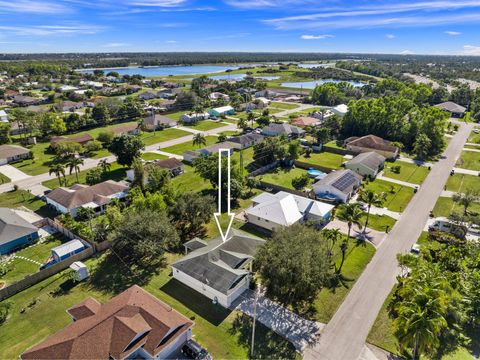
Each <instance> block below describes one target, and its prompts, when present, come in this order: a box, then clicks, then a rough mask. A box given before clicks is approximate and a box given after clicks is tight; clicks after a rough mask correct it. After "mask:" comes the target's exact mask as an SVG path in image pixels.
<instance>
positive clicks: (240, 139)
mask: <svg viewBox="0 0 480 360" xmlns="http://www.w3.org/2000/svg"><path fill="white" fill-rule="evenodd" d="M263 139H264V137H263V135H260V134H255V133H250V134H244V135H240V136H235V137H231V138H229V139H228V142H229V143H231V144H232V145H233V147H235V148H236V149H247V148H249V147H252V146H255V145H257V144H260V143H261V142H262V141H263Z"/></svg>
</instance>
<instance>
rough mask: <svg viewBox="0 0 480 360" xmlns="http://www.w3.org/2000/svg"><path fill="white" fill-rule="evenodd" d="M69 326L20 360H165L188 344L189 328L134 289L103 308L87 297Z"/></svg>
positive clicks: (189, 324)
mask: <svg viewBox="0 0 480 360" xmlns="http://www.w3.org/2000/svg"><path fill="white" fill-rule="evenodd" d="M67 313H68V314H69V315H70V316H71V317H72V323H71V324H70V325H68V326H66V327H64V328H63V329H61V330H60V331H58V332H56V333H55V334H53V335H52V336H50V337H48V338H47V339H46V340H44V341H42V342H41V343H40V344H38V345H35V346H34V347H32V348H30V349H29V350H27V351H25V352H24V353H23V354H22V355H21V356H20V357H21V359H92V360H93V359H168V358H171V357H172V356H173V354H175V353H177V352H179V351H180V349H181V348H182V346H183V345H184V344H185V342H187V341H188V340H190V339H191V338H192V327H193V322H192V321H191V320H189V319H188V318H186V317H185V316H183V315H182V314H180V313H178V312H177V311H176V310H175V309H173V308H172V307H171V306H170V305H168V304H165V303H164V302H162V301H160V300H159V299H158V298H156V297H155V296H153V295H151V294H150V293H149V292H147V291H145V290H143V289H142V288H141V287H139V286H138V285H133V286H132V287H130V288H129V289H127V290H125V291H124V292H122V293H120V294H119V295H117V296H115V297H113V298H112V299H110V300H109V301H107V302H106V303H105V304H101V303H99V302H98V301H97V300H95V299H94V298H92V297H88V298H86V299H85V300H83V301H82V302H81V303H79V304H77V305H75V306H73V307H71V308H69V309H68V310H67Z"/></svg>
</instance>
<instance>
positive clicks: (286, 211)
mask: <svg viewBox="0 0 480 360" xmlns="http://www.w3.org/2000/svg"><path fill="white" fill-rule="evenodd" d="M252 203H253V204H252V206H251V207H249V208H248V209H246V210H245V217H246V218H247V220H248V222H249V223H251V224H254V225H256V226H258V227H261V228H262V229H266V230H270V231H272V230H276V229H279V228H281V227H286V226H290V225H293V224H296V223H298V222H304V221H307V220H309V221H313V222H317V223H321V224H326V223H327V222H328V221H329V220H330V217H331V215H332V210H333V208H334V206H333V205H330V204H326V203H323V202H320V201H317V200H313V199H309V198H306V197H303V196H298V195H294V194H290V193H287V192H285V191H280V192H278V193H276V194H275V195H273V194H270V193H266V192H264V193H261V194H260V195H258V196H256V197H254V198H253V199H252Z"/></svg>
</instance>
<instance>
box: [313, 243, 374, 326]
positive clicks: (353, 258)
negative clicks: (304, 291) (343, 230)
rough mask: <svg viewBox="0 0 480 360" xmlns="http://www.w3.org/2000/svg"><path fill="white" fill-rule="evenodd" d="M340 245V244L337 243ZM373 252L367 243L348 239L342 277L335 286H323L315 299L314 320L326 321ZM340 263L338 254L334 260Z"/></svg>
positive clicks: (333, 312) (372, 248)
mask: <svg viewBox="0 0 480 360" xmlns="http://www.w3.org/2000/svg"><path fill="white" fill-rule="evenodd" d="M339 246H340V244H339ZM374 254H375V248H374V247H373V246H372V245H371V244H369V243H357V241H356V240H349V246H348V251H347V255H346V259H345V263H344V265H343V268H342V277H341V280H340V281H339V283H338V284H337V286H334V287H332V288H330V289H328V288H324V289H322V290H321V291H320V293H319V294H318V296H317V299H316V300H315V303H314V307H315V310H316V312H315V320H317V321H320V322H322V323H327V322H328V321H330V319H331V318H332V316H333V314H335V311H336V310H337V308H338V307H339V306H340V304H341V303H342V301H343V299H344V298H345V297H346V296H347V294H348V292H349V291H350V289H351V288H352V286H353V285H354V284H355V281H357V279H358V278H359V277H360V275H361V274H362V272H363V270H364V269H365V267H366V266H367V264H368V263H369V262H370V260H371V259H372V257H373V255H374ZM336 264H337V266H339V264H340V256H339V257H338V259H337V261H336Z"/></svg>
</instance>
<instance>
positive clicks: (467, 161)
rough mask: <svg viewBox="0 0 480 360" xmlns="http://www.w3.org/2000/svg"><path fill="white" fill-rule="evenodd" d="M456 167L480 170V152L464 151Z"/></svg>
mask: <svg viewBox="0 0 480 360" xmlns="http://www.w3.org/2000/svg"><path fill="white" fill-rule="evenodd" d="M456 167H459V168H462V169H469V170H476V171H480V152H478V151H462V155H461V156H460V159H458V160H457V164H456Z"/></svg>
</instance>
